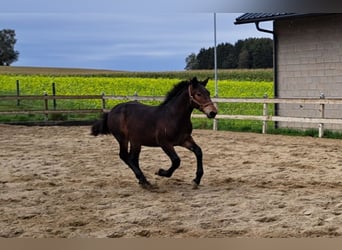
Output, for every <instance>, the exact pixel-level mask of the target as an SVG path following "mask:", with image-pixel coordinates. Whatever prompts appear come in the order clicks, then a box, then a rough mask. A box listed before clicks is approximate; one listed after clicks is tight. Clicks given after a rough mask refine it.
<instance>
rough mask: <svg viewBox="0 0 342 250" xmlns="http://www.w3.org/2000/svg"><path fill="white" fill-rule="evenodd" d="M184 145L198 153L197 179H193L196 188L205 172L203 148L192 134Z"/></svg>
mask: <svg viewBox="0 0 342 250" xmlns="http://www.w3.org/2000/svg"><path fill="white" fill-rule="evenodd" d="M182 146H183V147H185V148H187V149H189V150H190V151H192V152H194V154H195V155H196V159H197V170H196V177H195V179H193V183H194V188H197V187H198V185H199V184H200V182H201V179H202V176H203V172H204V171H203V154H202V149H201V148H200V147H199V146H198V145H197V144H196V143H195V141H194V139H193V138H192V137H191V136H190V137H189V138H188V139H187V140H186V141H185V143H184V144H183V145H182Z"/></svg>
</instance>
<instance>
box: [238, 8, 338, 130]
mask: <svg viewBox="0 0 342 250" xmlns="http://www.w3.org/2000/svg"><path fill="white" fill-rule="evenodd" d="M265 21H272V22H273V30H265V29H262V28H260V23H261V22H265ZM245 23H255V25H256V28H257V29H258V30H259V31H261V32H269V33H272V34H273V40H274V89H275V93H274V96H275V97H278V98H320V97H321V98H324V97H325V98H342V32H341V31H342V14H327V13H325V14H323V13H321V14H295V13H246V14H243V15H241V16H239V17H237V18H236V22H235V24H245ZM275 109H276V115H279V116H289V117H312V118H319V117H321V113H320V110H319V105H318V104H317V105H313V104H311V105H310V104H304V105H296V104H291V105H290V104H278V105H276V107H275ZM324 116H325V118H342V107H341V105H327V107H326V109H325V114H324ZM278 126H279V127H291V128H317V126H315V124H310V123H279V124H278ZM325 128H328V129H332V130H341V129H342V126H341V125H337V124H329V125H328V124H327V125H325Z"/></svg>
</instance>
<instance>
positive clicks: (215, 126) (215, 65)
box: [213, 12, 218, 130]
mask: <svg viewBox="0 0 342 250" xmlns="http://www.w3.org/2000/svg"><path fill="white" fill-rule="evenodd" d="M214 71H215V97H218V90H217V50H216V13H215V12H214ZM215 106H216V107H217V103H215ZM217 123H218V120H217V119H214V122H213V130H217V129H218V124H217Z"/></svg>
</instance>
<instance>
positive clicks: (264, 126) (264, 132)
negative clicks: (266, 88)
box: [262, 94, 268, 134]
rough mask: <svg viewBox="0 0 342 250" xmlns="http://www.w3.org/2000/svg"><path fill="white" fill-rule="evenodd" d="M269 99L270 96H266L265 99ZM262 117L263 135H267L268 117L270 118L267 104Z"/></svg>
mask: <svg viewBox="0 0 342 250" xmlns="http://www.w3.org/2000/svg"><path fill="white" fill-rule="evenodd" d="M267 98H268V96H267V95H266V94H265V95H264V99H267ZM262 115H263V121H262V133H263V134H266V133H267V116H268V104H267V102H264V104H263V110H262Z"/></svg>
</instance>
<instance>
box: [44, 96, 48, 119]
mask: <svg viewBox="0 0 342 250" xmlns="http://www.w3.org/2000/svg"><path fill="white" fill-rule="evenodd" d="M47 96H48V94H47V93H46V91H44V97H47ZM44 108H45V111H48V110H49V103H48V99H47V98H44ZM47 120H49V114H48V113H45V121H47Z"/></svg>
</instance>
